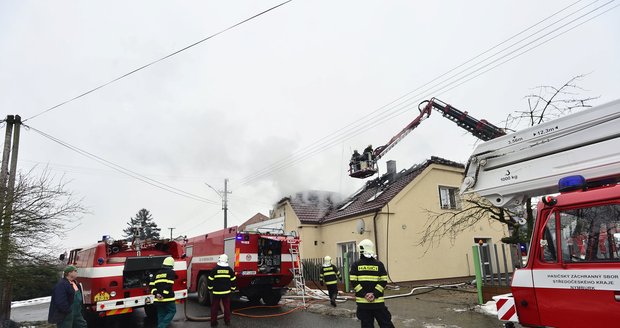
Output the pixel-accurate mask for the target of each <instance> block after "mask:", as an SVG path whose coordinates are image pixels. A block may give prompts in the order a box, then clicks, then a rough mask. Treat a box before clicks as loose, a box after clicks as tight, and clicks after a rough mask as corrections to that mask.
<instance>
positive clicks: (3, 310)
mask: <svg viewBox="0 0 620 328" xmlns="http://www.w3.org/2000/svg"><path fill="white" fill-rule="evenodd" d="M12 195H13V199H9V200H8V201H7V202H6V203H9V204H10V203H12V210H10V212H11V213H12V215H11V216H10V217H9V218H8V219H10V220H11V229H10V231H9V243H8V245H5V244H0V255H1V256H0V259H2V260H3V261H2V262H4V263H0V323H1V322H3V321H4V320H8V319H9V318H10V313H11V299H12V288H13V285H12V284H13V282H14V281H16V279H17V278H18V276H19V274H20V272H18V271H17V270H16V267H17V266H18V265H23V264H24V263H32V264H39V263H49V262H50V261H52V259H53V258H54V255H53V253H54V252H57V249H58V248H56V247H54V245H53V241H54V240H58V239H61V238H62V237H63V235H64V233H65V232H66V230H65V226H66V225H67V224H68V223H71V222H74V221H75V220H76V219H77V217H78V216H80V215H81V214H84V213H85V212H86V211H85V209H84V208H83V207H82V205H81V204H80V201H77V200H75V199H74V197H73V195H72V193H71V192H70V191H68V189H67V182H66V181H64V180H63V179H62V178H55V177H54V176H52V175H51V174H50V172H49V170H48V169H47V168H46V169H44V170H43V173H42V174H41V175H35V174H34V171H32V170H31V171H29V172H27V173H26V174H22V173H21V172H20V173H19V174H18V182H17V185H16V186H15V190H14V192H13V193H12ZM2 210H3V211H6V210H7V209H4V208H3V209H2Z"/></svg>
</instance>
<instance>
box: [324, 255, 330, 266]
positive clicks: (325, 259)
mask: <svg viewBox="0 0 620 328" xmlns="http://www.w3.org/2000/svg"><path fill="white" fill-rule="evenodd" d="M331 265H332V258H331V257H330V256H329V255H326V256H325V257H324V258H323V266H324V267H328V266H331Z"/></svg>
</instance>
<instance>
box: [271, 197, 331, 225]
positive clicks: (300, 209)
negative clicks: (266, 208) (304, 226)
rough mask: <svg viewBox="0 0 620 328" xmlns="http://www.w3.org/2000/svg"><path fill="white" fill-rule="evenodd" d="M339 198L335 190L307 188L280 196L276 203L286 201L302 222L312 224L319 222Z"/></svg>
mask: <svg viewBox="0 0 620 328" xmlns="http://www.w3.org/2000/svg"><path fill="white" fill-rule="evenodd" d="M341 199H342V197H341V196H340V195H339V194H338V193H335V192H330V191H320V190H309V191H304V192H298V193H296V194H294V195H292V196H290V197H285V198H282V199H281V200H280V201H279V202H278V204H282V203H284V202H286V201H288V202H289V203H290V204H291V207H292V208H293V211H295V214H296V215H297V218H299V220H300V221H301V222H302V223H309V224H312V223H319V221H320V220H321V218H322V217H323V216H324V215H325V214H326V213H327V211H329V209H331V208H332V207H334V206H335V205H336V204H338V203H340V200H341Z"/></svg>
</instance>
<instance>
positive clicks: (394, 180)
mask: <svg viewBox="0 0 620 328" xmlns="http://www.w3.org/2000/svg"><path fill="white" fill-rule="evenodd" d="M432 164H441V165H447V166H452V167H457V168H461V169H464V168H465V166H464V165H463V164H461V163H457V162H453V161H450V160H447V159H444V158H441V157H436V156H433V157H431V158H430V159H428V160H425V161H424V162H423V163H421V164H418V165H414V166H412V167H411V168H409V169H406V170H402V171H400V172H397V173H396V174H393V175H391V174H384V175H382V176H381V177H378V178H375V179H373V180H370V181H368V182H366V184H365V185H364V187H363V188H362V189H360V190H359V191H358V192H356V193H355V194H353V195H351V196H350V197H348V198H347V199H346V200H344V201H342V202H337V201H334V199H335V197H327V195H332V196H333V195H337V194H335V193H330V192H319V191H314V192H309V193H307V194H306V193H297V194H295V196H292V197H286V198H283V199H282V200H280V201H279V202H278V203H282V202H284V201H287V200H288V201H289V202H290V204H291V206H292V207H293V210H294V211H295V214H297V217H298V218H299V220H300V221H301V223H305V224H321V223H327V222H332V221H336V220H338V219H343V218H347V217H351V216H357V215H361V214H366V213H372V212H375V211H378V210H380V209H381V208H383V207H384V206H385V205H386V204H387V203H388V202H389V201H390V200H392V199H393V198H394V197H395V196H396V195H397V194H398V193H399V192H400V191H401V190H403V189H404V188H405V187H406V186H407V185H408V184H409V183H411V181H413V179H415V178H416V177H417V176H418V175H420V174H421V173H422V172H423V171H424V170H425V169H426V168H427V167H429V166H430V165H432ZM312 193H316V194H314V195H312ZM304 194H306V195H304Z"/></svg>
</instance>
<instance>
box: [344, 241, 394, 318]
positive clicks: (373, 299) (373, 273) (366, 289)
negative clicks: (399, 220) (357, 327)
mask: <svg viewBox="0 0 620 328" xmlns="http://www.w3.org/2000/svg"><path fill="white" fill-rule="evenodd" d="M358 247H359V250H360V254H361V256H360V259H359V260H358V261H356V262H355V263H353V265H352V266H351V270H350V271H349V272H350V280H351V284H352V285H353V289H354V290H355V302H356V303H357V312H356V315H357V318H358V319H359V320H360V321H361V322H362V328H367V327H374V326H375V325H374V322H375V319H376V320H377V322H378V323H379V327H381V328H384V327H385V328H393V327H394V324H393V323H392V314H391V313H390V311H388V308H387V307H386V306H385V303H384V299H383V291H384V290H385V286H386V285H387V279H388V276H387V271H386V270H385V267H384V266H383V263H381V262H380V261H378V260H377V259H375V245H374V244H373V243H372V241H370V240H369V239H364V240H362V241H360V243H359V246H358Z"/></svg>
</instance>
